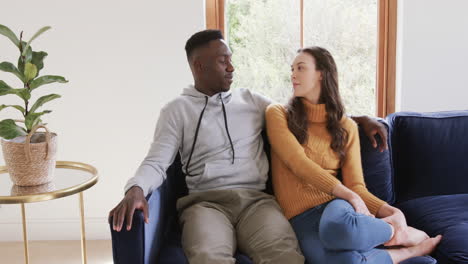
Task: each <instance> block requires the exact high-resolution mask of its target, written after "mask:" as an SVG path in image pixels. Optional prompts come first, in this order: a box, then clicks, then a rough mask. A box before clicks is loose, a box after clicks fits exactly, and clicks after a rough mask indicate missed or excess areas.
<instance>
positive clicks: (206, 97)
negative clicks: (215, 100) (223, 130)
mask: <svg viewBox="0 0 468 264" xmlns="http://www.w3.org/2000/svg"><path fill="white" fill-rule="evenodd" d="M207 105H208V96H205V107H203V110H202V111H201V113H200V118H198V124H197V129H196V130H195V138H194V139H193V144H192V150H190V155H189V158H188V161H187V165H185V174H187V176H195V175H191V174H190V173H189V170H188V168H189V165H190V160H191V159H192V155H193V151H194V150H195V144H196V143H197V138H198V131H199V130H200V124H201V121H202V118H203V114H204V113H205V109H206V106H207Z"/></svg>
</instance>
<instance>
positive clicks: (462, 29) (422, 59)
mask: <svg viewBox="0 0 468 264" xmlns="http://www.w3.org/2000/svg"><path fill="white" fill-rule="evenodd" d="M398 5H399V17H398V22H399V26H398V30H399V31H398V44H397V46H398V48H397V49H398V58H397V68H398V71H397V94H398V97H399V98H397V111H398V110H402V111H442V110H466V109H468V72H467V69H468V16H467V14H466V11H467V10H468V1H466V0H400V1H398Z"/></svg>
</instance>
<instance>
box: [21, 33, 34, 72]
mask: <svg viewBox="0 0 468 264" xmlns="http://www.w3.org/2000/svg"><path fill="white" fill-rule="evenodd" d="M25 46H26V42H25V41H21V45H20V47H25ZM32 59H33V51H32V48H31V46H29V48H28V50H27V51H26V54H25V55H24V56H23V55H20V56H19V58H18V70H19V71H20V72H24V64H26V63H27V62H31V60H32Z"/></svg>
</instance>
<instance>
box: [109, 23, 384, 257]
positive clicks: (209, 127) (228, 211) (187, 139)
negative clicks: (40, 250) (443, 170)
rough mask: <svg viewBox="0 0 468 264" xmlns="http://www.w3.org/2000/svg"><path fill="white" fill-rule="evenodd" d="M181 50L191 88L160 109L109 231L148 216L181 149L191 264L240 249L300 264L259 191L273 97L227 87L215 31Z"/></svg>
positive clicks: (228, 69)
mask: <svg viewBox="0 0 468 264" xmlns="http://www.w3.org/2000/svg"><path fill="white" fill-rule="evenodd" d="M185 50H186V52H187V58H188V62H189V64H190V69H191V71H192V74H193V77H194V83H195V85H194V86H189V87H188V88H186V89H184V91H183V92H182V95H181V96H179V97H177V98H176V99H174V100H173V101H171V102H169V103H168V104H167V105H165V106H164V107H163V109H162V110H161V114H160V117H159V120H158V124H157V126H156V131H155V134H154V139H153V143H152V145H151V148H150V151H149V153H148V155H147V157H146V158H145V160H144V161H143V163H142V164H141V165H140V167H139V168H138V170H137V172H136V174H135V176H134V177H133V178H131V179H130V180H129V181H128V183H127V185H126V187H125V190H126V194H125V197H124V199H123V200H122V201H121V202H120V203H119V204H118V205H117V206H116V207H115V208H114V209H113V210H112V211H111V212H110V216H113V228H114V230H117V231H120V230H121V228H122V225H123V222H124V220H126V223H127V226H126V228H127V230H129V229H130V228H131V225H132V217H133V213H134V211H135V210H136V209H139V210H143V213H144V217H145V221H147V222H148V221H149V217H148V208H147V202H146V200H145V196H146V195H147V194H148V193H151V192H152V191H153V190H155V189H157V188H158V187H159V186H160V185H161V184H162V183H163V181H164V179H165V177H166V174H165V171H166V170H167V168H168V167H169V166H170V164H171V163H172V162H173V161H174V158H175V156H176V154H177V153H178V152H179V153H180V155H181V160H182V164H183V170H184V173H185V175H186V183H187V187H188V189H189V195H187V196H185V197H183V198H180V199H179V200H178V201H177V210H178V212H179V216H180V217H179V220H180V224H181V227H182V246H183V249H184V252H185V254H186V256H187V258H188V260H189V263H195V264H197V263H235V259H234V258H233V254H234V252H235V251H236V249H237V248H238V249H239V250H240V251H242V252H243V253H245V254H247V255H248V256H250V257H251V258H252V259H253V262H254V263H269V264H273V263H291V264H293V263H304V258H303V256H302V254H301V252H300V249H299V247H298V243H297V240H296V237H295V234H294V232H293V230H292V229H291V226H290V224H289V222H288V221H287V220H286V218H285V217H284V216H283V213H282V212H281V210H280V208H279V206H278V204H277V203H276V201H275V199H274V197H273V196H271V195H268V194H266V193H264V192H262V191H263V190H264V189H265V183H266V180H267V177H268V176H267V174H268V168H269V165H268V160H267V157H266V154H265V152H264V151H263V140H262V136H261V132H262V130H263V128H264V124H265V120H264V113H265V109H266V107H267V106H268V105H269V104H270V103H271V102H272V101H271V100H270V99H268V98H266V97H264V96H261V95H259V94H257V93H254V92H251V91H249V90H247V89H238V90H236V91H234V92H231V91H229V90H230V86H231V83H232V81H233V72H234V67H233V65H232V63H231V56H232V53H231V50H230V49H229V47H228V46H227V44H226V42H225V41H224V39H223V36H222V34H221V32H220V31H217V30H205V31H201V32H198V33H196V34H194V35H193V36H191V37H190V39H189V40H188V41H187V43H186V46H185ZM356 121H357V122H360V123H362V124H363V125H365V127H366V128H367V131H368V133H369V135H372V136H371V137H372V138H373V135H374V134H376V133H377V132H379V133H381V135H382V136H383V137H384V138H386V134H385V132H384V131H385V130H384V129H382V127H381V126H380V125H379V123H378V122H376V121H374V120H372V119H370V118H367V117H361V118H357V120H356ZM384 142H386V140H384ZM152 221H157V219H152Z"/></svg>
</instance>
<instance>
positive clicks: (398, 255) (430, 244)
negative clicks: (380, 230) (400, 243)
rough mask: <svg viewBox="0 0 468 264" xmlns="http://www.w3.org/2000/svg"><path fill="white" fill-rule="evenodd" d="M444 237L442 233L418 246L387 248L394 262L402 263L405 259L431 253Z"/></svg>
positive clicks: (395, 263)
mask: <svg viewBox="0 0 468 264" xmlns="http://www.w3.org/2000/svg"><path fill="white" fill-rule="evenodd" d="M441 239H442V236H441V235H438V236H436V237H433V238H428V239H426V240H424V241H422V242H421V243H419V244H418V245H416V246H412V247H404V248H400V249H387V252H388V253H389V254H390V257H391V258H392V261H393V263H394V264H397V263H400V262H401V261H403V260H406V259H409V258H412V257H419V256H424V255H429V254H431V253H432V251H434V249H435V248H436V247H437V245H438V244H439V243H440V240H441Z"/></svg>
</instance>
